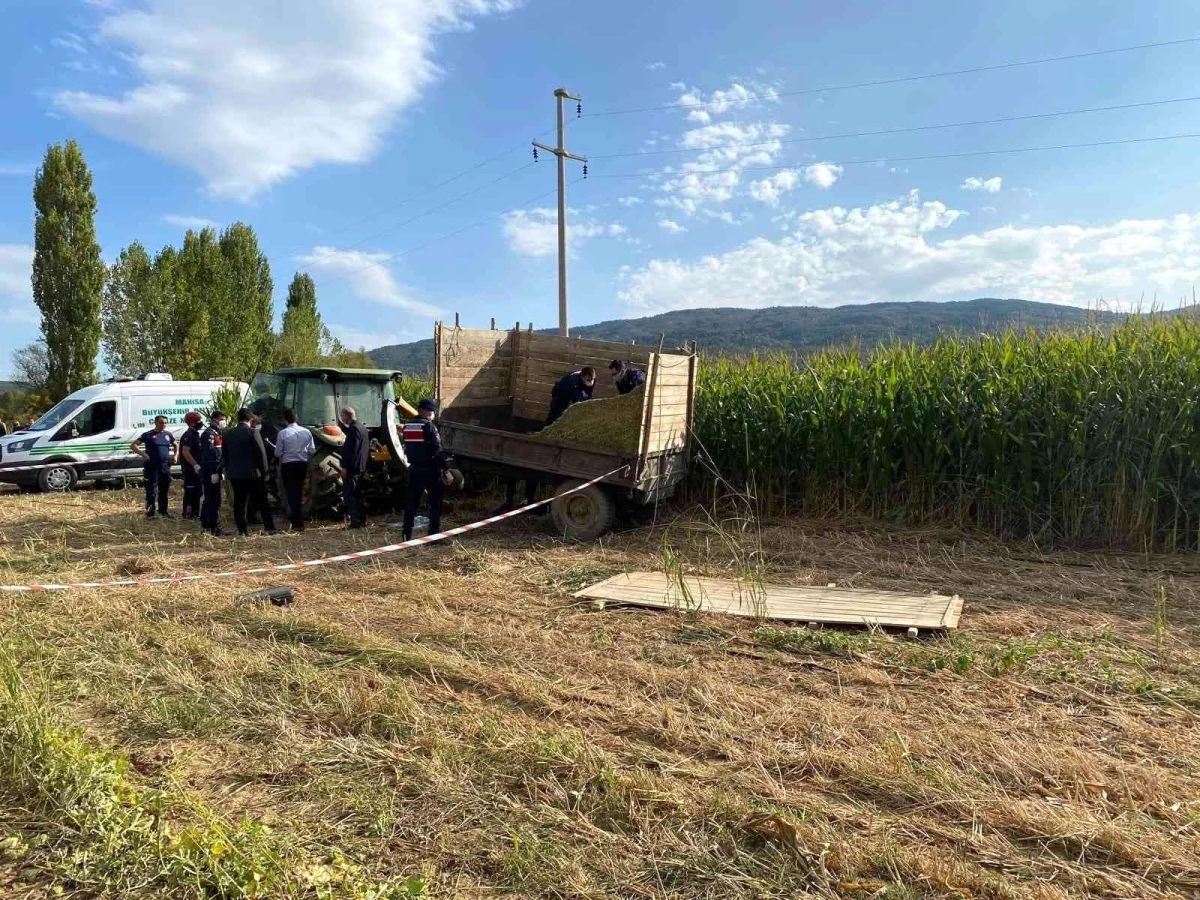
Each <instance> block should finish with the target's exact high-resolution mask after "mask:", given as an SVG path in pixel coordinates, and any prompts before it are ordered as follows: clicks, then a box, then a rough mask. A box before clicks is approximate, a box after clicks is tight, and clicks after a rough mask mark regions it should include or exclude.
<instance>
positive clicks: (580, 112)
mask: <svg viewBox="0 0 1200 900" xmlns="http://www.w3.org/2000/svg"><path fill="white" fill-rule="evenodd" d="M582 115H583V104H582V103H576V104H575V118H577V119H578V118H579V117H580V116H582Z"/></svg>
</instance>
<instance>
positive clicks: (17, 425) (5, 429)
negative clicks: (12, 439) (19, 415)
mask: <svg viewBox="0 0 1200 900" xmlns="http://www.w3.org/2000/svg"><path fill="white" fill-rule="evenodd" d="M30 421H34V422H36V421H37V420H36V419H31V420H30ZM24 427H25V426H24V425H22V424H21V420H20V419H13V421H12V425H8V424H6V423H5V422H4V420H3V419H0V437H7V436H8V435H10V434H16V433H17V432H18V431H20V430H21V429H22V428H24Z"/></svg>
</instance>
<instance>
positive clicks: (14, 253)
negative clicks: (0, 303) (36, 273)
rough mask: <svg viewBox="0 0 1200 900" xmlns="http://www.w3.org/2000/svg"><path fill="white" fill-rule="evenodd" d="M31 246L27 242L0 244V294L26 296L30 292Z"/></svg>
mask: <svg viewBox="0 0 1200 900" xmlns="http://www.w3.org/2000/svg"><path fill="white" fill-rule="evenodd" d="M32 275H33V247H32V246H30V245H29V244H0V296H3V297H21V298H26V297H29V296H30V294H31V288H30V283H29V279H30V277H31V276H32Z"/></svg>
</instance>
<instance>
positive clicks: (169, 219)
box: [162, 213, 221, 231]
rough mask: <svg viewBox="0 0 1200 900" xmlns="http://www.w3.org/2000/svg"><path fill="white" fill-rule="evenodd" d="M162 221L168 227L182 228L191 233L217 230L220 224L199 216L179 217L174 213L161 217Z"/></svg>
mask: <svg viewBox="0 0 1200 900" xmlns="http://www.w3.org/2000/svg"><path fill="white" fill-rule="evenodd" d="M162 220H163V221H164V222H166V223H167V224H168V225H174V226H175V227H176V228H184V229H189V230H191V231H202V230H204V229H205V228H212V229H213V230H218V229H220V227H221V223H220V222H214V221H213V220H212V219H205V218H202V217H201V216H179V215H175V214H174V213H168V214H167V215H165V216H163V217H162Z"/></svg>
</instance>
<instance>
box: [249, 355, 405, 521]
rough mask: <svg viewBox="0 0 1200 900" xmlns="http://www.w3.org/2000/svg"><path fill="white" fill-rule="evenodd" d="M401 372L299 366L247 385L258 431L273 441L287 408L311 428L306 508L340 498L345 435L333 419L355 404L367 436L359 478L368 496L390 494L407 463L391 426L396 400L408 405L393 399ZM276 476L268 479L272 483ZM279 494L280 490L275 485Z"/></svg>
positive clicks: (312, 509)
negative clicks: (366, 460) (367, 455)
mask: <svg viewBox="0 0 1200 900" xmlns="http://www.w3.org/2000/svg"><path fill="white" fill-rule="evenodd" d="M400 377H401V373H400V372H394V371H390V370H387V369H341V368H328V367H320V366H313V367H303V368H290V369H277V370H276V371H274V372H260V373H259V374H258V375H256V376H255V377H254V381H253V383H252V384H251V386H250V391H251V393H250V396H251V398H252V399H251V400H250V403H249V406H250V411H251V412H252V413H254V414H255V415H257V416H258V417H259V418H260V419H262V423H263V437H264V438H266V439H267V440H268V441H274V440H275V436H276V435H277V434H278V433H279V431H280V429H282V428H283V427H284V424H285V422H284V419H283V412H284V410H286V409H291V410H293V411H295V413H296V421H297V422H298V423H299V424H301V425H303V426H305V427H306V428H308V429H309V430H310V431H312V433H313V437H314V439H315V440H316V444H317V454H316V456H314V457H313V460H312V463H311V465H310V470H309V472H310V477H309V479H308V481H307V483H306V487H305V506H306V507H308V510H307V511H309V512H313V513H317V512H321V511H324V510H330V511H332V509H331V508H332V507H335V506H336V505H337V504H338V502H339V498H340V491H339V490H338V485H339V484H340V478H339V476H338V470H339V467H340V465H341V453H340V451H341V447H342V444H343V443H345V435H344V434H343V433H342V431H341V428H340V426H339V425H338V418H339V416H340V414H341V411H342V409H344V408H345V407H347V406H351V407H353V408H354V411H355V414H356V415H357V418H358V421H359V422H361V423H362V424H363V425H365V426H366V427H367V432H368V433H369V434H370V436H371V459H370V466H369V469H368V472H367V478H366V479H365V480H364V485H363V486H364V492H365V494H366V499H368V501H369V500H370V499H371V497H372V495H378V496H379V497H381V498H382V497H387V496H390V494H391V491H392V490H393V489H394V488H395V486H396V483H397V482H398V481H400V482H402V481H403V479H404V477H405V472H406V469H407V461H406V460H405V458H404V452H403V448H402V447H401V446H400V444H399V439H398V435H397V431H396V421H397V404H399V410H400V412H401V413H406V412H408V411H409V410H410V409H411V407H409V406H408V404H407V403H405V402H404V400H403V399H402V398H401V399H398V398H397V394H396V381H397V380H399V379H400ZM275 481H276V478H272V479H271V483H272V487H274V486H275V484H274V483H275ZM278 494H279V495H280V499H281V500H282V499H283V496H282V495H283V492H282V491H279V492H278Z"/></svg>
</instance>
